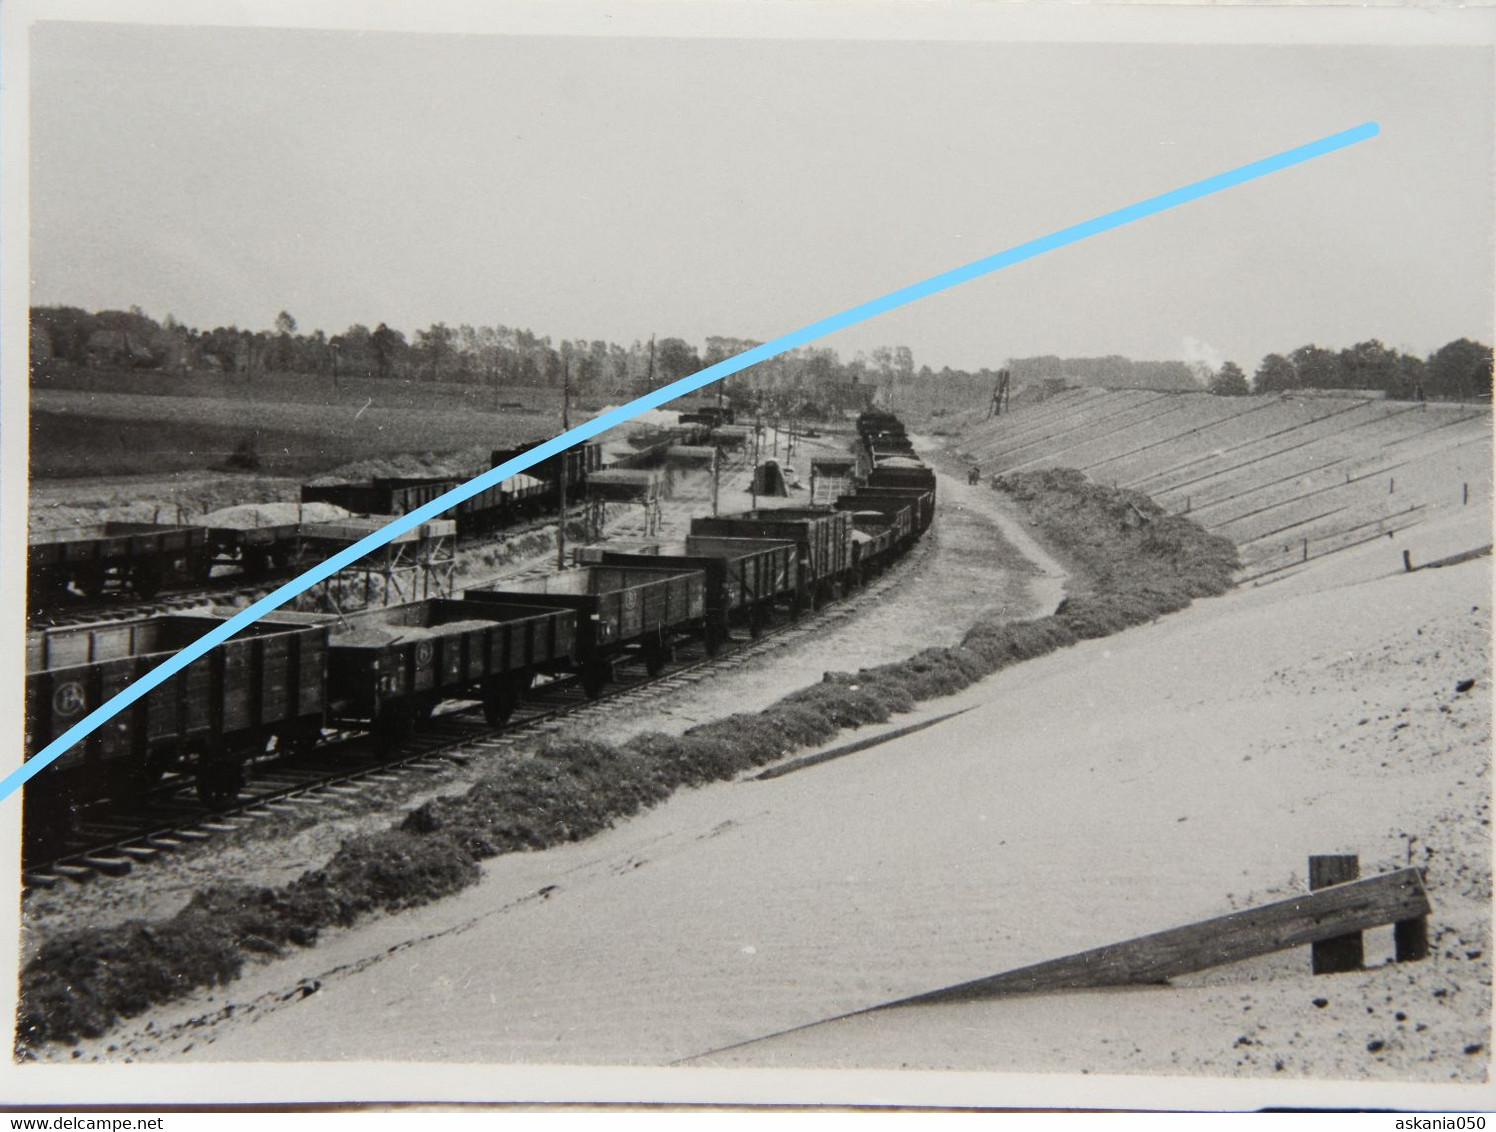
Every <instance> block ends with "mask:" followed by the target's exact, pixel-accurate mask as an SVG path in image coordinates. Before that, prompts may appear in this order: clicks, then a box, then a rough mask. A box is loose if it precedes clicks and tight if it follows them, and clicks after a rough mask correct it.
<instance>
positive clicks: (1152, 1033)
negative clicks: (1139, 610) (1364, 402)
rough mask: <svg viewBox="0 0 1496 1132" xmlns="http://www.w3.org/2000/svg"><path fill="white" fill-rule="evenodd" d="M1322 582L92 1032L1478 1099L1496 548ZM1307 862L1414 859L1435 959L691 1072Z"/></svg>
mask: <svg viewBox="0 0 1496 1132" xmlns="http://www.w3.org/2000/svg"><path fill="white" fill-rule="evenodd" d="M1331 568H1332V567H1331V565H1330V564H1326V565H1324V566H1322V567H1321V568H1320V569H1319V570H1317V571H1310V572H1306V574H1305V575H1304V576H1303V577H1301V578H1294V579H1288V580H1285V581H1284V582H1282V583H1280V584H1279V585H1277V586H1273V587H1261V588H1249V589H1246V590H1242V591H1237V592H1236V593H1234V594H1231V595H1228V596H1227V597H1224V598H1220V599H1214V600H1211V601H1206V602H1201V603H1198V604H1197V605H1196V606H1195V607H1194V608H1192V609H1191V610H1189V611H1186V612H1184V613H1182V614H1179V615H1176V616H1174V617H1171V618H1168V619H1165V620H1164V621H1162V622H1159V623H1157V624H1155V625H1153V626H1147V627H1143V628H1141V629H1138V630H1134V631H1131V632H1128V633H1125V634H1122V635H1120V636H1117V637H1114V638H1110V639H1108V640H1104V641H1097V642H1090V643H1087V644H1084V645H1080V646H1077V647H1076V648H1074V649H1071V650H1067V651H1065V652H1062V653H1060V654H1056V655H1053V656H1050V657H1047V658H1043V659H1041V660H1038V661H1034V662H1031V663H1029V664H1026V665H1022V666H1019V667H1017V668H1014V669H1010V670H1008V671H1006V672H1003V673H1000V674H999V675H997V676H995V677H993V678H991V679H989V680H988V681H986V682H984V683H983V684H982V685H979V686H976V687H974V688H972V689H969V690H968V691H967V692H966V693H964V694H963V695H961V696H959V697H953V698H951V699H948V700H945V701H938V702H937V703H935V704H932V705H930V706H929V708H928V710H929V711H948V710H951V709H952V708H954V707H960V706H967V705H973V707H972V710H971V711H969V712H967V713H966V714H964V715H961V716H959V717H957V718H955V719H953V720H950V721H948V722H946V723H944V724H941V725H938V726H936V727H933V728H931V729H929V730H927V731H924V732H922V733H920V734H918V735H914V736H910V737H908V738H906V739H903V740H897V741H894V742H890V743H888V744H886V745H884V746H881V747H875V748H873V749H871V750H868V751H864V752H861V753H859V754H856V755H853V756H849V757H846V758H843V759H839V760H836V761H833V762H828V763H825V764H822V765H819V766H816V767H813V768H808V769H805V770H803V771H798V772H796V773H793V774H789V775H786V776H784V777H781V778H778V779H774V780H772V781H766V782H765V781H741V782H737V783H727V784H721V785H717V786H713V787H709V788H706V789H702V790H699V791H692V792H688V793H684V794H681V795H678V796H677V797H676V798H675V799H673V800H672V801H670V802H669V803H667V804H666V805H664V806H662V807H660V808H659V809H658V810H656V811H654V812H653V813H650V814H648V815H645V816H644V817H641V818H639V819H636V820H634V821H631V822H628V823H625V824H623V825H621V826H619V827H618V828H617V829H615V830H613V831H610V832H609V833H607V834H605V835H603V836H601V837H598V838H595V839H593V840H591V841H588V842H585V843H582V844H577V845H569V846H564V847H561V848H558V849H553V850H549V851H547V852H544V853H537V854H528V855H518V856H511V857H505V858H500V859H498V860H496V861H494V862H491V863H490V864H489V865H488V866H486V869H485V874H486V875H485V879H484V881H483V882H482V883H481V884H480V885H478V886H476V887H475V888H473V889H470V890H468V891H467V892H465V893H463V894H461V895H459V896H457V897H454V898H452V899H450V900H447V901H444V902H441V903H439V904H437V905H434V906H432V907H429V908H426V909H421V910H418V911H415V912H412V913H408V914H405V915H401V916H396V917H390V918H386V919H383V920H380V921H377V922H373V923H370V924H369V925H367V926H365V927H362V928H360V929H356V930H354V931H351V932H348V933H344V934H342V935H341V936H339V937H337V938H329V939H328V940H327V942H326V943H325V944H324V945H322V946H319V947H317V948H316V949H314V950H312V951H309V952H305V953H301V954H297V955H293V956H291V957H289V958H287V959H284V960H281V961H277V962H275V963H272V964H269V965H267V966H266V967H264V968H262V969H260V970H258V971H255V972H253V973H252V974H250V975H249V976H248V977H246V978H245V979H243V980H241V981H240V982H239V983H237V984H235V985H234V986H233V987H231V988H229V989H228V990H227V991H224V992H219V994H217V995H215V996H213V997H212V999H211V1000H210V999H209V998H208V997H207V996H202V997H200V998H199V999H197V1000H195V1001H193V1002H191V1003H185V1004H182V1005H180V1006H178V1007H175V1008H172V1009H168V1010H165V1011H162V1012H161V1013H160V1014H158V1015H157V1016H156V1017H155V1018H154V1019H153V1020H152V1022H151V1023H150V1024H149V1025H148V1026H147V1027H145V1028H140V1027H137V1028H135V1029H134V1030H133V1031H130V1030H126V1031H124V1032H122V1033H121V1034H119V1035H117V1036H116V1037H115V1038H114V1039H113V1040H114V1041H115V1042H117V1043H119V1045H120V1052H121V1053H124V1054H128V1055H130V1056H134V1057H144V1058H149V1059H157V1058H163V1057H165V1058H171V1059H186V1060H188V1061H199V1060H236V1061H237V1060H247V1061H259V1060H273V1061H284V1060H312V1061H315V1060H339V1059H374V1060H386V1059H389V1060H426V1059H441V1060H471V1061H496V1062H535V1063H611V1064H645V1065H660V1064H664V1063H668V1062H672V1061H676V1060H678V1059H692V1061H693V1063H694V1064H697V1065H733V1066H739V1065H747V1066H775V1067H781V1068H782V1067H786V1066H793V1067H796V1068H806V1067H828V1066H829V1067H883V1066H905V1065H908V1066H913V1067H930V1068H947V1067H950V1068H960V1069H983V1070H999V1071H1009V1070H1031V1069H1037V1068H1042V1069H1061V1070H1074V1071H1089V1072H1096V1073H1109V1074H1113V1073H1137V1072H1147V1073H1168V1074H1175V1075H1189V1074H1222V1073H1224V1074H1233V1075H1262V1076H1266V1077H1274V1076H1277V1077H1284V1076H1290V1077H1291V1076H1315V1077H1335V1078H1340V1077H1347V1076H1350V1077H1370V1078H1380V1079H1385V1080H1426V1081H1450V1080H1455V1081H1465V1082H1472V1081H1480V1080H1484V1079H1485V1075H1486V1070H1487V1061H1488V1049H1487V1046H1488V1035H1487V1028H1488V1018H1489V1009H1490V960H1489V928H1488V918H1487V917H1488V913H1487V909H1488V907H1489V898H1490V897H1489V887H1490V871H1489V860H1488V852H1487V847H1488V836H1487V833H1488V825H1487V823H1488V821H1489V804H1488V803H1489V798H1488V795H1489V789H1488V778H1487V771H1488V765H1487V751H1488V747H1489V726H1490V706H1489V695H1488V693H1489V649H1488V640H1489V633H1490V625H1489V600H1490V569H1489V559H1479V560H1476V561H1474V562H1470V563H1467V564H1465V565H1462V566H1457V567H1451V568H1448V569H1445V570H1431V571H1425V572H1420V573H1416V574H1412V575H1403V574H1400V573H1398V572H1397V567H1396V565H1395V564H1394V562H1393V560H1392V555H1391V554H1390V553H1388V552H1387V551H1386V549H1385V548H1382V547H1373V548H1371V550H1369V551H1358V552H1351V553H1348V554H1346V555H1344V556H1341V557H1340V558H1339V559H1338V560H1335V561H1334V563H1333V569H1334V571H1335V573H1334V575H1333V576H1332V575H1329V574H1327V573H1326V571H1328V570H1330V569H1331ZM1471 677H1475V678H1477V679H1478V681H1479V683H1478V685H1477V687H1478V689H1479V691H1477V692H1475V693H1466V694H1460V693H1457V692H1456V691H1455V685H1456V682H1457V681H1459V680H1461V679H1465V678H1471ZM897 722H900V723H902V722H907V719H902V718H901V719H900V720H899V721H897ZM1322 852H1358V853H1360V855H1361V859H1362V867H1363V872H1364V873H1373V872H1377V871H1384V870H1388V869H1391V868H1395V867H1399V866H1401V865H1403V864H1404V863H1405V862H1406V861H1408V860H1410V859H1411V860H1412V861H1414V862H1415V863H1417V864H1419V865H1423V866H1426V867H1427V869H1428V876H1429V887H1430V892H1431V895H1432V898H1433V901H1434V904H1435V909H1436V910H1435V914H1434V917H1433V920H1432V923H1431V935H1432V937H1433V939H1434V940H1435V945H1436V946H1435V956H1434V957H1433V958H1432V959H1430V960H1429V961H1427V962H1425V963H1421V964H1417V965H1406V966H1401V967H1393V966H1382V965H1380V964H1381V962H1382V960H1383V959H1384V958H1385V952H1386V950H1387V947H1388V945H1387V943H1386V941H1385V940H1382V941H1381V942H1380V943H1379V942H1378V938H1376V937H1375V936H1374V937H1373V938H1372V939H1371V945H1370V953H1369V959H1370V961H1371V962H1372V963H1373V964H1374V967H1373V969H1371V970H1369V971H1367V972H1365V973H1362V974H1357V975H1350V976H1338V977H1333V978H1319V979H1314V978H1312V977H1310V976H1309V975H1308V974H1307V956H1306V955H1305V954H1304V953H1303V952H1297V953H1287V954H1285V955H1282V956H1277V957H1271V958H1268V959H1263V960H1258V961H1254V962H1252V963H1248V964H1242V965H1238V966H1237V967H1234V968H1226V969H1221V970H1217V971H1214V972H1211V973H1208V974H1206V975H1202V976H1197V977H1194V978H1192V979H1186V980H1180V983H1179V985H1176V986H1174V987H1169V988H1149V989H1147V990H1141V991H1136V992H1134V991H1121V992H1117V991H1113V992H1107V993H1104V994H1096V993H1093V994H1076V995H1070V996H1065V997H1064V998H1062V999H1044V1000H1042V1001H1041V1000H1037V999H1030V1000H1014V1001H1008V1002H996V1003H977V1004H969V1005H964V1006H960V1007H938V1008H936V1007H929V1008H920V1009H904V1010H899V1011H894V1012H887V1013H881V1014H875V1015H871V1016H865V1017H861V1018H857V1019H853V1020H849V1021H845V1022H841V1023H837V1024H834V1025H829V1026H814V1027H811V1028H808V1029H802V1030H799V1031H798V1032H797V1033H794V1034H791V1035H787V1036H783V1037H778V1038H773V1039H772V1040H768V1041H758V1042H754V1043H753V1044H750V1045H746V1046H743V1047H741V1048H739V1049H736V1050H732V1051H730V1052H727V1053H720V1054H713V1053H712V1051H715V1050H719V1049H721V1047H724V1046H728V1045H731V1044H733V1043H740V1042H746V1041H750V1040H751V1039H756V1038H763V1037H765V1036H768V1035H774V1034H777V1033H778V1032H780V1031H783V1030H786V1029H789V1028H792V1027H800V1026H804V1025H806V1024H807V1023H814V1022H816V1021H818V1020H820V1019H826V1018H830V1017H834V1016H836V1015H839V1014H843V1013H845V1012H847V1011H851V1010H857V1009H860V1008H864V1007H868V1006H872V1005H875V1004H877V1003H880V1002H884V1001H887V1000H889V999H892V998H896V997H900V996H903V995H908V994H912V993H917V992H919V991H924V990H929V989H933V988H936V987H939V986H943V985H947V984H949V983H953V982H957V981H962V980H966V979H970V978H974V977H978V976H981V975H985V974H990V973H994V972H997V971H1001V970H1004V969H1008V968H1011V967H1014V966H1018V965H1022V964H1026V963H1030V962H1034V961H1038V960H1041V959H1045V958H1050V957H1054V956H1057V955H1061V954H1065V953H1068V952H1071V951H1075V950H1079V949H1082V948H1087V947H1092V946H1096V945H1099V944H1102V943H1106V942H1109V941H1113V940H1119V939H1124V938H1128V937H1131V936H1135V935H1138V934H1141V933H1144V932H1148V931H1153V930H1158V929H1161V928H1165V927H1170V926H1174V925H1177V924H1181V923H1186V922H1189V921H1191V920H1194V919H1200V918H1204V917H1207V916H1212V915H1218V914H1221V913H1224V912H1227V911H1231V910H1234V909H1237V908H1241V907H1247V906H1251V905H1253V904H1257V903H1262V902H1266V901H1268V900H1272V899H1278V898H1282V897H1284V896H1287V895H1289V894H1292V893H1293V892H1295V891H1300V890H1301V889H1302V887H1303V884H1304V879H1303V878H1304V871H1305V858H1306V857H1307V855H1308V854H1310V853H1322ZM1379 949H1380V950H1379ZM1321 999H1322V1000H1324V1004H1323V1005H1318V1004H1317V1002H1316V1000H1321ZM1378 1043H1379V1044H1378ZM1467 1051H1469V1052H1467Z"/></svg>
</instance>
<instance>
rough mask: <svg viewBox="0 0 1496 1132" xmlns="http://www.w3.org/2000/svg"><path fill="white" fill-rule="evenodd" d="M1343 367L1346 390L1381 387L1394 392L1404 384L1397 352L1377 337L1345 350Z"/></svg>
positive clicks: (1341, 360)
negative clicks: (1401, 381) (1401, 380)
mask: <svg viewBox="0 0 1496 1132" xmlns="http://www.w3.org/2000/svg"><path fill="white" fill-rule="evenodd" d="M1340 370H1341V376H1342V379H1343V386H1344V388H1346V389H1379V390H1381V391H1382V392H1383V393H1392V392H1394V391H1395V390H1396V389H1397V387H1398V385H1399V384H1400V382H1399V379H1398V366H1397V351H1396V350H1389V349H1388V348H1387V347H1386V346H1384V345H1382V344H1381V343H1380V342H1378V341H1377V340H1376V339H1375V338H1372V339H1370V340H1369V341H1366V342H1357V343H1356V344H1355V345H1354V346H1352V347H1351V348H1350V349H1348V350H1341V351H1340Z"/></svg>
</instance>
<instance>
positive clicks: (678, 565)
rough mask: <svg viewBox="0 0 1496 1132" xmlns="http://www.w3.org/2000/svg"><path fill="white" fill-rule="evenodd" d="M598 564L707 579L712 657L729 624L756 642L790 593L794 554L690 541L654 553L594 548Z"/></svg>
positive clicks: (763, 544) (790, 546) (762, 543)
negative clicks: (664, 570) (694, 573)
mask: <svg viewBox="0 0 1496 1132" xmlns="http://www.w3.org/2000/svg"><path fill="white" fill-rule="evenodd" d="M598 550H599V561H601V562H602V563H604V564H607V565H612V566H632V567H642V568H654V569H659V568H670V569H679V570H687V571H691V570H699V571H701V572H702V573H703V574H704V575H705V576H706V627H705V633H704V637H705V641H706V646H707V651H708V653H712V652H715V651H716V648H717V646H718V645H719V644H720V643H721V641H722V640H723V639H724V638H725V637H726V634H727V631H728V627H729V626H730V625H731V624H732V623H733V622H735V621H736V622H740V623H742V624H745V625H747V626H748V628H749V630H750V632H752V633H753V635H755V636H757V635H758V633H759V631H760V630H761V629H762V627H763V626H764V625H765V624H766V623H767V621H768V619H769V615H770V613H771V612H772V606H773V604H774V602H775V601H776V600H778V599H779V598H785V599H789V598H791V597H792V596H793V594H794V591H795V574H796V554H797V552H796V548H795V544H794V543H791V542H772V541H767V540H759V539H724V538H706V537H700V536H695V535H692V536H689V537H688V538H687V539H686V541H685V543H684V544H675V545H671V546H665V547H658V548H656V549H653V550H646V549H643V548H634V549H623V548H618V549H610V548H608V547H601V548H598Z"/></svg>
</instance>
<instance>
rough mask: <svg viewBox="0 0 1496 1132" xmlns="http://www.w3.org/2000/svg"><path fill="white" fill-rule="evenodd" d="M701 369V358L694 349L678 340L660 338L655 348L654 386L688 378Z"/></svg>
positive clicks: (687, 343)
mask: <svg viewBox="0 0 1496 1132" xmlns="http://www.w3.org/2000/svg"><path fill="white" fill-rule="evenodd" d="M700 368H701V357H700V355H698V354H697V353H696V347H695V346H692V345H691V344H690V343H689V342H686V341H684V340H683V339H680V338H662V339H660V342H659V344H658V345H657V346H656V347H655V378H656V385H657V386H658V385H668V384H669V383H670V382H672V381H678V380H679V379H680V378H683V377H690V376H691V374H693V373H695V372H696V371H697V370H699V369H700Z"/></svg>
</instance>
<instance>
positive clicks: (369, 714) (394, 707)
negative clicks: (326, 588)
mask: <svg viewBox="0 0 1496 1132" xmlns="http://www.w3.org/2000/svg"><path fill="white" fill-rule="evenodd" d="M281 616H283V617H285V618H287V619H295V620H297V621H299V622H305V623H309V624H319V625H323V626H325V627H326V628H327V630H328V632H329V634H330V642H329V648H330V661H329V674H330V675H329V699H330V705H331V713H332V715H333V717H334V718H335V719H336V720H337V721H338V722H340V723H360V724H363V723H368V724H371V725H372V727H373V729H374V730H375V732H376V738H377V739H379V740H381V741H383V742H384V743H385V744H387V745H388V744H389V743H391V742H393V741H396V740H398V739H400V738H403V737H404V735H405V734H406V733H408V732H409V730H410V727H411V726H412V725H414V724H415V723H418V722H420V721H422V720H424V719H426V718H428V717H429V716H430V715H431V713H432V711H433V710H434V709H435V708H436V706H437V705H438V704H439V703H441V702H442V701H443V700H448V699H465V698H470V699H481V700H483V703H484V708H485V711H486V712H487V714H488V716H489V722H490V723H494V724H500V723H503V722H504V721H505V720H507V718H508V716H509V713H510V712H512V711H513V709H514V706H515V704H517V703H518V701H519V696H520V694H521V693H522V692H523V691H524V690H525V689H527V688H529V687H530V685H531V683H532V682H533V681H534V679H535V677H536V676H537V675H543V674H554V673H558V672H567V671H570V670H571V668H572V666H573V664H574V663H575V659H576V639H577V614H576V613H575V611H573V610H570V609H564V608H560V607H559V606H558V607H553V608H540V607H535V606H529V605H511V606H504V605H489V604H479V603H471V602H465V601H456V600H452V599H449V598H432V599H430V600H427V601H416V602H410V603H408V604H405V605H395V606H389V607H386V608H383V609H368V610H362V611H360V612H357V613H350V614H332V613H293V614H283V615H281Z"/></svg>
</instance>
